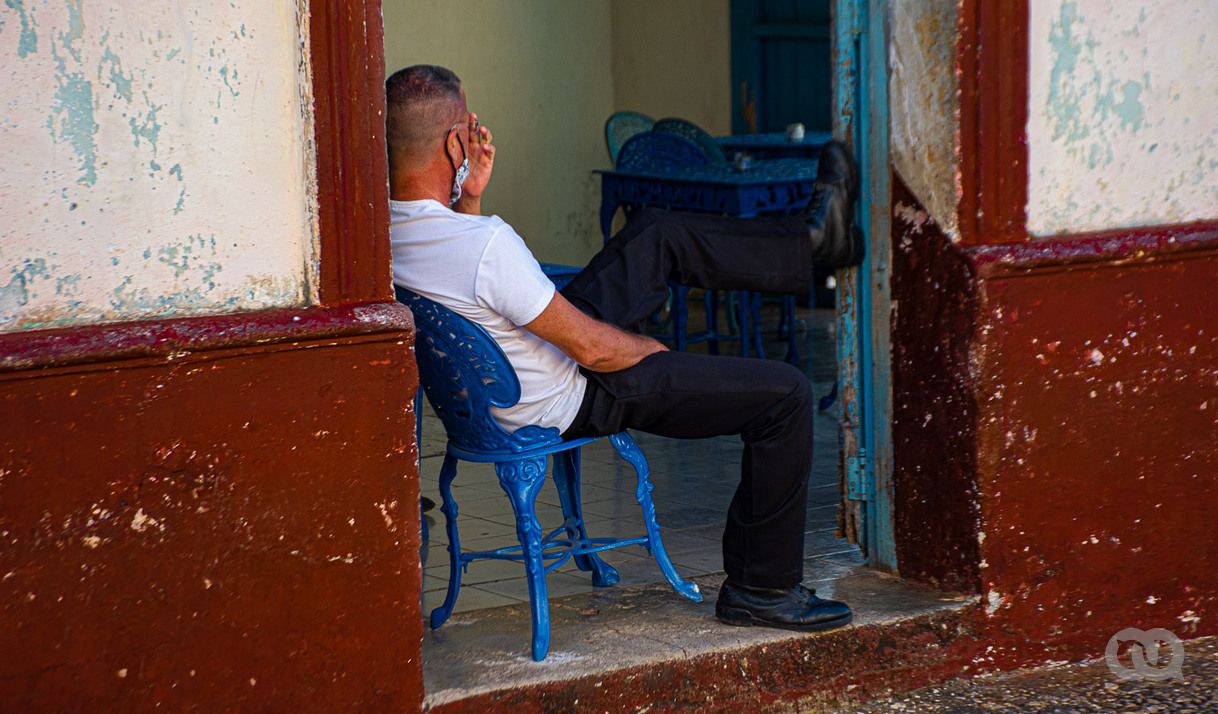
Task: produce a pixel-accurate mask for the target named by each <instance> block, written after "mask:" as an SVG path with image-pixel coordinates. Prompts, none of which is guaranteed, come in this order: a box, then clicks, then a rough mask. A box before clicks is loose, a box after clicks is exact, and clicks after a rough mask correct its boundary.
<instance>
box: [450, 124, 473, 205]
mask: <svg viewBox="0 0 1218 714" xmlns="http://www.w3.org/2000/svg"><path fill="white" fill-rule="evenodd" d="M458 126H460V124H453V129H456V128H457V127H458ZM449 131H452V129H449ZM457 143H458V144H461V137H460V135H458V136H457ZM461 154H462V155H463V156H464V157H465V158H463V159H461V165H460V166H458V167H457V175H456V176H454V177H453V188H452V190H451V191H449V192H448V207H449V208H452V207H453V206H455V205H457V200H458V199H460V198H461V184H463V183H465V179H467V178H469V153H468V152H466V151H465V145H464V144H461Z"/></svg>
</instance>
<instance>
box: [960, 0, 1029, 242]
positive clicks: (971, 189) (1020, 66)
mask: <svg viewBox="0 0 1218 714" xmlns="http://www.w3.org/2000/svg"><path fill="white" fill-rule="evenodd" d="M958 29H959V45H958V46H957V60H956V61H957V66H956V71H957V75H958V77H959V79H960V154H961V155H960V174H961V175H960V190H961V196H960V234H961V239H962V242H963V243H965V244H978V243H1005V242H1011V241H1022V240H1027V237H1028V236H1027V204H1028V138H1027V123H1028V0H1002V1H1001V2H995V1H993V0H962V2H961V6H960V19H959V28H958Z"/></svg>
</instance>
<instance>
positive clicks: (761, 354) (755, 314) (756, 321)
mask: <svg viewBox="0 0 1218 714" xmlns="http://www.w3.org/2000/svg"><path fill="white" fill-rule="evenodd" d="M749 310H751V311H752V320H753V332H752V335H750V337H751V338H752V340H753V348H754V349H756V350H757V359H765V345H764V344H762V340H761V293H749ZM743 335H744V333H743V332H742V333H741V336H742V338H743Z"/></svg>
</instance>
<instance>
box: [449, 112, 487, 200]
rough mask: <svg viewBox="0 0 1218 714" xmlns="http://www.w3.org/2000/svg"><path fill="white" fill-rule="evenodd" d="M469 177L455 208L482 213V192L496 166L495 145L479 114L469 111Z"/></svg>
mask: <svg viewBox="0 0 1218 714" xmlns="http://www.w3.org/2000/svg"><path fill="white" fill-rule="evenodd" d="M468 122H469V143H468V145H467V146H468V148H467V151H469V178H467V179H465V183H464V184H462V185H461V198H459V199H458V200H457V203H456V205H455V206H453V209H454V210H456V211H459V212H461V213H469V214H472V215H481V213H482V192H483V191H485V190H486V185H487V184H488V183H490V180H491V171H493V170H494V168H495V146H494V144H492V143H491V130H490V129H487V128H486V127H484V126H481V125H480V124H479V123H478V115H477V114H474V113H473V112H470V113H469V118H468Z"/></svg>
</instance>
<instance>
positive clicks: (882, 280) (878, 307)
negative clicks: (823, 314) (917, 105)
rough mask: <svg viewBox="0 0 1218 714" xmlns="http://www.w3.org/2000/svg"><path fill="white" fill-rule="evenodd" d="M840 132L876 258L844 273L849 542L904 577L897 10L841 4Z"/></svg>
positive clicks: (881, 4)
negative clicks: (895, 159)
mask: <svg viewBox="0 0 1218 714" xmlns="http://www.w3.org/2000/svg"><path fill="white" fill-rule="evenodd" d="M833 2H834V28H833V33H834V38H833V72H834V94H833V97H834V107H833V132H834V135H835V136H837V138H840V139H843V140H844V141H846V142H847V143H849V144H851V146H853V148H854V152H855V155H856V156H857V157H858V159H859V165H860V167H861V169H862V177H861V182H862V192H861V200H860V205H859V212H858V215H857V216H856V219H857V221H858V224H859V225H860V226H862V228H863V230H864V233H865V234H866V236H867V246H868V247H867V257H866V259H865V260H864V261H863V264H862V265H860V266H859V267H858V268H851V269H847V270H842V271H839V272H838V276H837V277H838V281H837V284H838V300H837V325H838V332H837V340H838V344H837V348H838V392H839V396H840V398H839V399H838V410H839V411H838V422H839V424H840V436H841V446H842V464H841V466H842V470H843V478H842V481H843V483H845V485H846V489H845V493H844V494H843V499H844V500H843V510H844V513H845V516H846V517H845V523H846V535H847V537H848V538H849V539H850V540H852V541H853V542H856V543H858V544H859V545H860V546H861V547H862V549H863V551H864V553H865V554H866V555H867V558H868V562H869V564H870V565H871V566H872V567H876V568H879V569H883V570H889V571H893V572H895V571H896V570H897V566H898V563H897V557H896V546H895V541H894V539H893V527H892V431H891V414H892V388H891V364H892V358H891V346H890V344H889V336H890V335H891V303H890V297H889V296H890V293H889V265H890V255H891V245H890V242H891V235H892V231H891V215H892V213H891V191H890V186H889V179H890V169H889V157H888V59H887V44H886V38H887V36H888V33H887V27H886V23H887V20H888V11H889V0H833Z"/></svg>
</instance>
